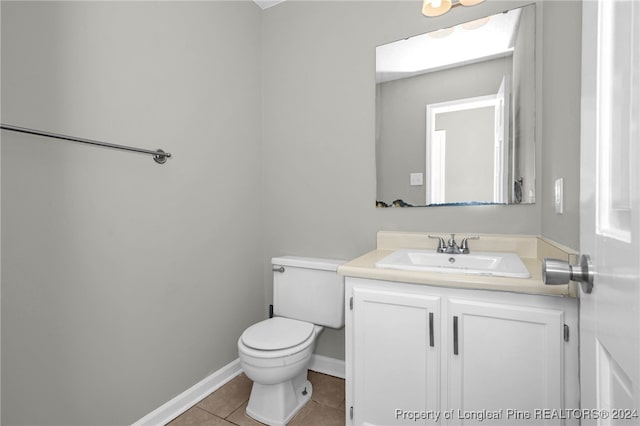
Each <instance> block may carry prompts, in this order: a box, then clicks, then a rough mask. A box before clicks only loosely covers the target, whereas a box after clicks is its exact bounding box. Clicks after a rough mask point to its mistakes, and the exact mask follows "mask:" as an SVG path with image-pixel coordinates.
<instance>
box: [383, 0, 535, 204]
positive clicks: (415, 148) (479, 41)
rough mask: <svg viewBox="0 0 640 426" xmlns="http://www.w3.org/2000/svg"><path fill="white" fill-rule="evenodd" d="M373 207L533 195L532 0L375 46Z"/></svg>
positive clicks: (524, 199)
mask: <svg viewBox="0 0 640 426" xmlns="http://www.w3.org/2000/svg"><path fill="white" fill-rule="evenodd" d="M376 78H377V87H376V166H377V203H376V205H377V206H378V207H387V206H401V207H407V206H435V205H475V204H518V203H533V202H534V201H535V191H534V189H535V121H534V120H535V5H530V6H526V7H524V8H519V9H513V10H510V11H507V12H504V13H500V14H497V15H493V16H490V17H486V18H483V19H479V20H476V21H472V22H470V23H465V24H460V25H457V26H455V27H451V28H446V29H442V30H439V31H435V32H432V33H428V34H423V35H419V36H415V37H411V38H408V39H405V40H401V41H398V42H394V43H390V44H386V45H383V46H379V47H378V48H377V49H376Z"/></svg>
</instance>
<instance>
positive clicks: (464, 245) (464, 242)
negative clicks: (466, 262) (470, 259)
mask: <svg viewBox="0 0 640 426" xmlns="http://www.w3.org/2000/svg"><path fill="white" fill-rule="evenodd" d="M479 239H480V237H479V236H477V235H474V236H471V237H464V238H463V239H462V243H460V252H461V253H465V254H467V253H469V244H468V243H467V240H479Z"/></svg>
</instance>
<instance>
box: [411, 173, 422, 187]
mask: <svg viewBox="0 0 640 426" xmlns="http://www.w3.org/2000/svg"><path fill="white" fill-rule="evenodd" d="M409 184H410V185H411V186H421V185H423V184H424V174H422V173H411V174H410V175H409Z"/></svg>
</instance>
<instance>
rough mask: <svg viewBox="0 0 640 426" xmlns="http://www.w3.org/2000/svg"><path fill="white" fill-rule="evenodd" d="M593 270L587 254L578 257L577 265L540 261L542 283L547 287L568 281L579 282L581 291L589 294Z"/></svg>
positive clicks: (564, 262)
mask: <svg viewBox="0 0 640 426" xmlns="http://www.w3.org/2000/svg"><path fill="white" fill-rule="evenodd" d="M593 277H594V273H593V268H592V267H591V258H590V257H589V255H588V254H583V255H582V256H580V264H579V265H571V264H569V262H566V261H564V260H559V259H549V258H545V259H544V260H543V261H542V281H543V282H544V283H545V284H547V285H555V284H568V283H569V281H576V282H579V283H580V285H581V286H582V291H583V292H585V293H591V290H593Z"/></svg>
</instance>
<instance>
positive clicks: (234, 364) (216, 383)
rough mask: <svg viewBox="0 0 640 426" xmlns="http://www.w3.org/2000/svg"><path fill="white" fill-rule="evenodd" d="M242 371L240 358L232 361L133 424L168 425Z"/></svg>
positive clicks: (143, 425)
mask: <svg viewBox="0 0 640 426" xmlns="http://www.w3.org/2000/svg"><path fill="white" fill-rule="evenodd" d="M240 373H242V369H241V368H240V359H236V360H234V361H231V362H230V363H229V364H227V365H225V366H224V367H222V368H221V369H219V370H217V371H215V372H213V373H212V374H211V375H210V376H208V377H207V378H205V379H204V380H201V381H200V382H198V383H196V384H195V385H193V386H192V387H190V388H189V389H187V390H186V391H184V392H182V393H181V394H180V395H178V396H176V397H175V398H173V399H172V400H171V401H169V402H167V403H165V404H163V405H161V406H160V407H158V408H156V409H155V410H153V411H152V412H150V413H149V414H147V415H146V416H144V417H143V418H141V419H140V420H138V421H137V422H135V423H134V424H133V425H132V426H158V425H166V424H167V423H169V422H170V421H171V420H173V419H175V418H176V417H178V416H179V415H180V414H182V413H184V412H185V411H187V410H188V409H189V408H191V407H193V406H194V405H196V404H197V403H198V402H200V401H201V400H202V399H204V398H205V397H206V396H207V395H209V394H210V393H211V392H213V391H215V390H216V389H219V388H220V387H222V386H223V385H224V384H225V383H227V382H228V381H230V380H231V379H233V378H234V377H236V376H237V375H238V374H240Z"/></svg>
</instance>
